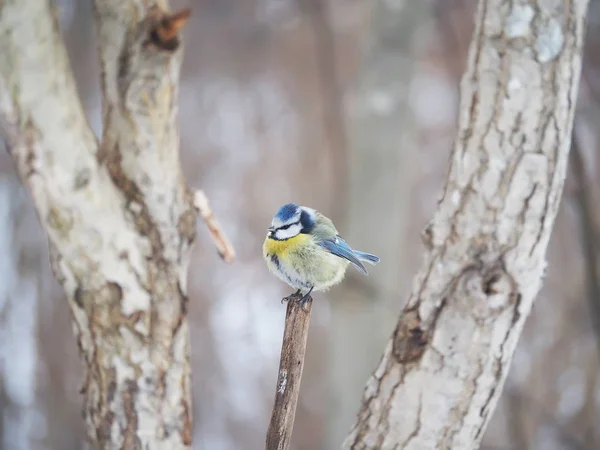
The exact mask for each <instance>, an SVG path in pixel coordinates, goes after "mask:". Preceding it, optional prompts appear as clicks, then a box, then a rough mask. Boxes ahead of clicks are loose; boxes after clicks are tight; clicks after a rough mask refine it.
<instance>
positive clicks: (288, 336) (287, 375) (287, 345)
mask: <svg viewBox="0 0 600 450" xmlns="http://www.w3.org/2000/svg"><path fill="white" fill-rule="evenodd" d="M311 307H312V302H308V303H306V304H305V305H304V307H303V306H302V305H301V304H300V303H299V302H297V301H296V300H295V299H291V300H289V301H288V305H287V310H286V313H285V330H284V332H283V344H282V346H281V358H280V361H279V376H278V377H277V389H276V391H275V403H274V405H273V412H272V413H271V422H270V423H269V429H268V431H267V443H266V446H265V450H288V449H289V448H290V443H291V437H292V429H293V428H294V418H295V416H296V405H297V404H298V395H299V393H300V381H301V379H302V369H303V368H304V355H305V353H306V340H307V338H308V325H309V322H310V312H311Z"/></svg>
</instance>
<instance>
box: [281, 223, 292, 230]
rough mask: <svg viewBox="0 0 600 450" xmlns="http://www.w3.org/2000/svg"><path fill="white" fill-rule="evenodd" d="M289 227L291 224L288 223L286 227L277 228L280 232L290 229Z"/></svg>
mask: <svg viewBox="0 0 600 450" xmlns="http://www.w3.org/2000/svg"><path fill="white" fill-rule="evenodd" d="M291 226H292V224H291V223H288V224H287V225H284V226H282V227H279V229H280V230H287V229H288V228H289V227H291Z"/></svg>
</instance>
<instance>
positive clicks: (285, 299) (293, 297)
mask: <svg viewBox="0 0 600 450" xmlns="http://www.w3.org/2000/svg"><path fill="white" fill-rule="evenodd" d="M301 297H302V292H300V289H298V290H297V291H296V292H294V293H293V294H290V295H288V296H287V297H283V298H282V299H281V303H282V304H283V303H286V302H289V301H290V300H298V299H299V298H301Z"/></svg>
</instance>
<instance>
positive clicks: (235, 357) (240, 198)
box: [0, 0, 600, 450]
mask: <svg viewBox="0 0 600 450" xmlns="http://www.w3.org/2000/svg"><path fill="white" fill-rule="evenodd" d="M55 3H56V5H57V7H58V13H59V17H60V23H61V28H62V31H63V35H64V38H65V40H66V43H67V47H68V51H69V56H70V58H71V62H72V66H73V70H74V72H75V77H76V81H77V86H78V90H79V93H80V96H81V98H82V99H83V103H84V105H85V108H86V113H87V115H88V117H89V119H90V121H91V124H92V127H93V129H94V130H95V132H96V134H97V135H98V134H99V133H100V130H101V127H100V118H101V108H100V80H99V78H98V75H97V74H98V73H99V68H98V57H97V52H96V44H95V41H94V30H93V16H92V10H91V4H90V3H91V2H85V1H73V0H56V1H55ZM516 3H518V2H516ZM415 4H419V5H420V6H419V5H415ZM187 6H191V8H192V10H193V16H192V18H191V19H190V21H189V23H188V24H187V25H186V28H185V30H184V41H185V43H186V45H185V56H184V61H183V68H182V83H181V93H180V119H181V120H180V123H181V140H182V142H181V146H182V155H181V156H182V160H183V166H184V172H185V175H186V177H187V179H188V180H189V182H190V183H191V184H192V185H194V186H196V187H202V188H203V189H205V190H206V192H207V194H208V196H209V198H210V199H211V201H212V203H213V209H214V210H215V212H216V214H217V216H218V217H219V219H220V221H221V223H222V224H223V225H224V227H225V229H226V232H227V233H228V234H229V235H230V237H232V239H233V242H234V246H235V247H236V250H237V253H238V255H239V258H238V260H237V261H236V263H235V264H234V265H232V266H228V265H224V264H222V263H220V261H219V260H218V257H217V256H216V254H215V251H214V248H213V246H212V243H211V242H210V240H209V239H207V234H206V232H205V231H204V230H202V229H200V231H199V235H200V238H199V239H198V244H197V247H196V249H195V251H194V254H193V256H192V260H191V263H190V272H189V292H188V293H189V299H190V301H189V322H190V329H191V335H192V338H191V340H192V371H193V374H194V375H193V383H192V389H193V404H194V435H195V436H194V448H195V449H198V450H234V449H235V450H237V449H249V450H254V449H256V450H258V449H262V448H263V447H264V432H265V430H266V424H267V422H268V418H269V413H270V408H271V406H272V395H273V391H272V387H273V385H274V383H275V378H276V367H277V358H278V356H279V345H280V339H281V333H282V326H283V315H284V311H285V308H284V307H282V306H281V305H280V304H279V300H278V299H279V298H280V297H281V296H282V294H283V293H285V292H287V288H286V287H285V286H282V285H281V283H279V282H278V281H277V280H275V279H274V278H272V277H271V276H270V275H269V274H268V272H267V270H266V268H265V267H264V265H263V262H262V260H261V256H260V246H261V244H262V240H263V238H264V233H265V228H266V227H267V225H268V222H269V220H270V218H271V216H272V215H273V213H274V212H275V210H276V209H277V208H278V207H279V206H280V205H281V204H282V203H284V202H287V201H296V202H298V203H301V204H307V205H311V206H314V207H316V208H318V209H321V210H323V211H324V212H325V213H327V214H329V215H335V217H334V218H335V220H336V224H337V225H338V228H339V229H340V232H341V233H342V234H343V235H345V236H348V239H349V240H352V242H357V244H356V246H357V247H359V245H360V247H363V248H365V250H369V251H372V252H373V253H376V254H381V255H382V256H385V258H393V260H392V259H390V260H389V261H388V260H386V259H384V260H383V261H382V263H381V264H380V265H379V266H378V267H377V271H371V272H372V274H373V275H375V276H373V277H370V278H368V279H364V278H360V277H356V276H352V277H349V278H348V279H347V280H346V281H345V283H344V284H343V285H341V286H339V287H337V288H335V289H333V290H332V291H331V292H329V293H328V294H326V295H319V296H317V297H316V298H315V302H314V306H313V308H314V309H313V318H312V323H311V334H310V337H309V342H308V361H307V365H306V366H305V373H304V379H303V385H302V392H301V398H300V405H299V411H298V414H297V416H296V426H295V431H294V438H293V441H294V448H295V450H329V449H332V448H338V447H339V445H340V443H341V440H342V438H343V436H344V435H345V434H346V433H347V431H348V430H349V429H350V426H351V425H352V422H353V421H354V419H355V414H356V412H358V407H359V404H360V389H361V388H362V386H363V385H364V383H365V382H366V381H367V377H368V375H369V373H370V372H371V371H372V369H373V367H374V366H375V364H376V362H377V360H378V359H379V357H380V353H381V350H382V348H383V345H384V343H385V341H386V340H387V338H388V337H389V335H390V333H391V332H392V330H393V326H394V323H395V321H396V320H397V318H398V315H399V313H400V312H401V311H402V308H403V306H404V301H405V299H406V298H408V295H407V294H408V292H409V291H410V288H411V285H410V280H412V277H413V275H414V274H415V273H416V271H417V268H418V267H419V265H420V263H421V255H422V253H423V245H422V243H421V241H420V239H419V238H418V236H419V234H420V232H421V230H422V229H423V227H424V226H425V225H426V223H427V221H428V220H429V218H430V217H431V215H432V213H433V211H434V210H435V206H436V201H437V196H438V195H439V192H440V189H441V187H442V183H443V180H444V177H445V175H446V172H447V165H448V157H449V154H450V149H451V146H452V140H453V138H454V137H455V134H456V129H457V128H456V127H457V118H458V116H457V113H458V82H459V79H460V76H461V75H462V73H463V71H464V69H465V67H466V57H467V48H468V43H469V40H470V37H471V31H472V29H473V18H474V14H475V2H474V1H473V0H431V1H429V2H413V1H410V0H404V1H402V0H378V1H375V2H367V1H365V0H346V1H340V0H329V1H327V2H316V1H308V0H227V1H224V0H197V1H184V0H175V1H173V2H172V8H173V9H177V8H180V7H187ZM403 14H405V16H403ZM386 24H387V25H386ZM383 25H386V26H389V27H391V28H392V29H389V30H388V29H387V28H384V27H383ZM400 27H401V28H400ZM404 32H406V34H404ZM396 33H397V34H396ZM324 40H325V42H324ZM409 40H410V42H409ZM599 45H600V2H599V1H598V0H591V1H590V8H589V15H588V34H587V41H586V47H585V55H584V67H583V78H582V83H581V89H580V99H579V102H578V114H577V117H576V121H575V133H574V138H575V140H576V142H577V143H578V148H579V152H578V154H579V155H580V157H581V160H582V164H580V166H581V167H582V170H579V171H576V170H575V167H576V165H575V164H573V165H572V166H571V169H572V170H571V171H570V172H569V174H568V178H567V184H566V188H565V192H564V199H563V202H562V204H561V208H560V210H559V212H558V216H557V219H556V226H555V230H554V232H553V236H552V239H551V242H550V246H549V253H548V271H547V275H546V277H545V281H544V287H543V289H542V291H541V293H540V295H539V298H538V300H537V302H536V306H535V308H534V309H533V311H532V313H531V315H530V318H529V319H528V321H527V324H526V326H525V329H524V332H523V336H522V338H521V340H520V342H519V346H518V348H517V350H516V353H515V358H514V361H513V364H512V366H511V370H510V373H509V375H508V378H507V382H506V386H505V390H504V393H503V395H502V396H501V397H500V400H499V403H498V408H497V410H496V412H495V413H494V415H493V417H492V418H491V420H490V424H489V426H488V428H487V432H486V434H485V436H484V439H483V443H482V449H489V450H497V449H513V450H514V449H518V450H521V449H536V450H537V449H540V450H542V449H543V450H554V449H563V448H572V449H594V448H598V447H600V380H599V375H600V371H599V368H600V364H599V359H598V355H599V354H600V352H599V351H598V348H599V346H600V344H599V342H600V338H599V337H598V334H597V333H595V331H594V327H593V324H592V320H590V319H593V318H594V314H593V310H590V309H589V308H590V307H591V306H593V305H594V304H595V303H594V302H596V301H598V298H597V297H594V295H593V292H594V291H593V290H592V287H593V286H594V283H596V281H595V280H597V278H598V276H600V274H598V273H596V272H597V267H598V264H595V260H593V259H594V257H595V258H597V257H598V252H597V251H589V249H590V248H591V249H595V248H597V246H598V235H599V233H600V228H599V227H600V208H598V207H597V205H598V204H600V183H598V180H600V173H599V171H600V159H599V158H598V157H597V155H598V152H597V149H598V145H599V143H600V140H599V139H600V135H599V134H598V127H597V122H598V117H599V114H600V59H599V57H598V55H599V54H600V53H599V52H598V48H599ZM396 58H398V59H396ZM400 58H402V61H403V62H400ZM388 61H389V62H388ZM380 67H381V68H382V69H381V70H380V69H379V68H380ZM395 70H398V71H399V72H398V74H397V78H396V76H395V75H394V71H395ZM400 70H401V71H402V72H400ZM395 79H397V80H398V82H397V83H396V82H394V80H395ZM338 102H339V103H340V104H337V103H338ZM332 103H333V104H332ZM338 115H340V116H343V117H338ZM332 124H333V125H332ZM408 124H410V125H408ZM373 127H378V128H377V130H376V131H375V132H372V130H374V128H373ZM396 139H398V140H397V141H395V140H396ZM367 164H368V166H366V165H367ZM361 166H364V167H365V169H364V171H363V170H362V169H361ZM367 168H368V170H367ZM0 172H1V173H2V175H3V178H2V179H3V180H5V181H3V182H2V183H0V189H1V190H2V192H4V194H3V196H2V198H3V199H4V198H7V197H10V198H12V199H13V200H12V201H11V205H12V206H8V205H7V206H6V207H4V206H3V207H2V208H0V211H1V212H0V214H1V215H2V218H1V219H0V224H1V225H2V229H1V231H0V233H1V234H2V236H3V237H2V238H0V254H1V255H2V256H1V257H0V264H1V269H0V279H1V282H0V302H1V304H0V310H1V312H2V314H1V317H0V326H1V327H2V333H1V336H2V339H1V340H0V343H1V344H2V345H1V346H0V350H1V353H0V354H1V355H2V359H1V360H0V361H1V362H0V364H1V366H0V377H1V382H2V388H1V389H0V402H1V403H0V407H1V413H2V426H0V432H1V436H0V439H1V440H2V444H1V447H2V448H3V449H4V448H6V449H11V450H12V449H19V450H20V449H37V448H40V449H41V448H47V449H52V450H55V449H56V450H71V449H73V450H75V449H81V448H83V436H84V435H83V426H82V423H81V422H82V421H81V414H80V410H81V405H80V395H79V393H78V390H79V388H80V386H81V380H82V374H81V368H80V363H79V361H78V358H77V353H76V346H75V344H74V342H73V337H72V332H71V330H70V319H69V313H68V308H67V305H66V302H65V301H64V298H63V294H62V293H61V291H60V289H58V287H57V285H56V283H55V281H54V280H53V279H52V277H51V275H50V271H49V267H48V264H47V261H48V255H47V250H46V245H45V238H44V237H43V235H42V234H41V230H40V227H39V225H38V224H37V221H36V219H35V218H34V217H33V213H32V211H33V206H32V205H31V202H30V201H29V200H28V198H26V197H24V196H23V194H22V193H21V194H16V193H17V192H20V191H19V189H18V188H17V187H16V186H17V183H16V181H15V180H16V177H15V171H14V168H13V167H12V165H11V164H10V162H9V158H8V157H7V155H6V154H5V152H0ZM340 178H346V179H345V180H341V179H340ZM344 183H345V184H344ZM344 185H345V186H346V187H347V192H346V193H345V195H344V192H339V189H338V186H344ZM583 192H585V193H586V196H585V199H586V200H585V201H584V202H583V201H581V198H582V193H583ZM3 204H4V202H3ZM582 206H585V207H586V208H585V210H586V211H587V212H586V213H584V212H583V211H584V208H583V207H582ZM390 208H391V209H392V211H390ZM23 211H29V212H28V213H26V214H25V213H24V212H23ZM363 211H364V212H363ZM390 217H392V218H393V220H394V221H395V222H393V223H395V224H396V225H397V227H395V225H394V226H392V225H391V224H390V223H388V222H387V221H388V220H389V218H390ZM383 230H385V231H383ZM583 230H587V232H583ZM590 230H592V231H590ZM363 244H364V245H363ZM394 252H395V253H394ZM394 255H395V256H394ZM396 264H401V267H400V269H399V270H397V266H396ZM375 272H377V273H375ZM596 286H597V283H596ZM588 292H589V293H590V294H589V295H588ZM588 298H589V301H588ZM14 305H18V307H16V306H14ZM7 308H8V309H7ZM32 310H33V311H35V315H34V316H32ZM26 336H29V338H28V337H26ZM353 349H354V351H353ZM32 355H33V357H32ZM17 424H19V426H18V427H17Z"/></svg>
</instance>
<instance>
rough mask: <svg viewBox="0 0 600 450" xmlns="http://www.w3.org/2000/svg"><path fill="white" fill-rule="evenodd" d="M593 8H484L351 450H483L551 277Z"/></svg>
mask: <svg viewBox="0 0 600 450" xmlns="http://www.w3.org/2000/svg"><path fill="white" fill-rule="evenodd" d="M586 10H587V0H565V1H562V0H549V1H546V2H537V1H533V0H530V1H519V2H509V1H507V0H481V1H480V4H479V7H478V11H477V17H476V29H475V32H474V35H473V39H472V44H471V48H470V54H469V61H468V67H467V71H466V73H465V75H464V77H463V81H462V85H461V105H460V118H459V131H458V137H457V139H456V141H455V144H454V148H453V152H452V156H451V161H450V169H449V172H448V177H447V181H446V186H445V189H444V194H443V196H442V198H441V200H440V202H439V205H438V210H437V212H436V214H435V216H434V218H433V220H432V222H431V223H430V225H429V226H428V227H427V230H426V231H425V232H424V235H423V236H424V241H425V243H426V245H427V247H428V252H427V254H426V256H425V260H424V262H423V265H422V268H421V270H420V272H419V274H418V275H417V277H416V279H415V282H414V285H413V291H412V294H411V296H410V298H409V301H408V304H407V306H406V308H405V310H404V312H403V313H402V315H401V317H400V320H399V322H398V324H397V326H396V329H395V331H394V333H393V336H392V338H391V340H390V341H389V343H388V345H387V347H386V349H385V352H384V355H383V358H382V360H381V362H380V363H379V366H378V367H377V369H376V370H375V372H374V374H373V375H372V377H371V378H370V380H369V382H368V384H367V387H366V390H365V394H364V398H363V404H362V408H361V410H360V413H359V416H358V419H357V421H356V424H355V425H354V427H353V428H352V431H351V432H350V434H349V436H348V437H347V439H346V441H345V442H344V444H343V448H344V449H353V450H359V449H360V450H364V449H384V450H385V449H433V448H435V449H461V450H463V449H473V448H477V447H478V446H479V443H480V442H481V438H482V436H483V431H484V430H485V427H486V425H487V423H488V421H489V418H490V416H491V414H492V411H493V410H494V407H495V405H496V402H497V400H498V397H499V396H500V393H501V391H502V386H503V383H504V380H505V377H506V374H507V372H508V367H509V364H510V360H511V357H512V354H513V351H514V349H515V346H516V343H517V340H518V337H519V335H520V333H521V330H522V328H523V324H524V322H525V319H526V318H527V316H528V314H529V311H530V310H531V307H532V305H533V301H534V298H535V296H536V295H537V293H538V290H539V288H540V285H541V282H542V277H543V274H544V270H545V265H546V259H545V253H546V247H547V244H548V240H549V238H550V233H551V231H552V226H553V223H554V218H555V215H556V211H557V208H558V204H559V201H560V198H561V193H562V187H563V181H564V178H565V169H566V165H567V156H568V151H569V146H570V136H571V128H572V122H573V114H574V109H575V102H576V98H577V97H576V94H577V88H578V82H579V74H580V66H581V51H582V45H583V36H584V28H585V15H586Z"/></svg>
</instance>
